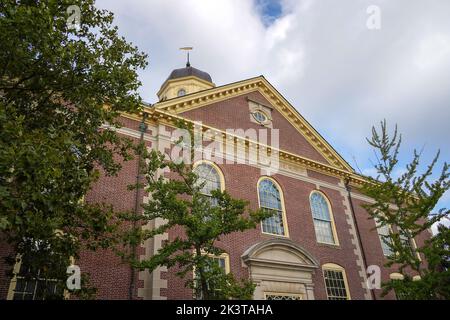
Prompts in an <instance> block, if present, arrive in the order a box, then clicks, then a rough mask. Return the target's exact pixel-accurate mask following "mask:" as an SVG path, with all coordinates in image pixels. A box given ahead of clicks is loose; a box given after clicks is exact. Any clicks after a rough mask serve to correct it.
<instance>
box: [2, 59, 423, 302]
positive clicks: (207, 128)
mask: <svg viewBox="0 0 450 320" xmlns="http://www.w3.org/2000/svg"><path fill="white" fill-rule="evenodd" d="M158 97H159V102H157V103H155V104H153V105H148V106H146V107H145V112H146V113H147V115H148V116H147V117H146V120H145V121H146V124H147V129H146V131H145V133H144V134H143V135H142V137H141V132H140V126H139V125H140V123H141V121H142V117H140V116H137V115H126V114H124V115H123V116H122V122H123V127H122V128H121V129H119V130H118V132H119V133H120V134H122V135H125V136H127V137H130V138H132V139H134V140H135V141H138V140H139V139H141V138H142V139H143V140H144V141H145V142H146V144H147V146H148V147H149V148H158V149H159V150H161V151H165V152H170V151H171V150H172V149H171V146H172V144H171V139H172V138H173V133H174V129H175V121H176V120H177V119H183V120H185V121H195V123H196V128H198V129H199V130H201V132H203V133H204V136H205V139H204V142H203V145H204V149H203V151H202V152H201V155H202V157H200V158H202V159H200V158H199V159H198V161H197V162H196V163H195V165H196V168H199V169H198V170H199V174H200V176H202V177H203V178H205V179H207V180H208V183H209V184H208V185H210V189H212V188H221V189H226V190H227V191H228V192H229V193H230V194H231V195H232V196H233V197H236V198H243V199H246V200H249V201H250V206H251V208H252V209H256V208H258V207H264V208H268V209H272V210H275V211H276V212H277V214H276V215H275V216H274V217H272V218H269V219H267V220H265V221H263V222H262V223H261V225H259V226H257V228H256V229H253V230H248V231H246V232H240V233H233V234H231V235H228V236H226V237H224V238H223V239H222V240H221V241H220V243H219V244H218V246H219V247H221V248H222V249H224V250H225V252H226V254H223V255H222V256H220V257H218V260H219V262H220V263H221V265H222V266H223V267H224V268H225V269H226V270H227V271H228V270H231V271H232V272H233V273H234V274H235V275H236V276H237V278H243V277H250V278H252V280H253V281H254V282H255V283H256V284H257V288H256V290H255V294H254V298H255V299H381V297H380V294H381V290H379V289H378V290H369V289H368V288H367V285H366V268H367V267H368V266H371V265H377V266H380V268H381V279H382V281H386V280H388V279H389V278H390V277H391V278H392V277H395V276H398V275H397V274H395V270H394V269H389V268H386V267H384V266H383V265H384V263H385V260H386V258H385V254H388V253H389V252H388V248H387V247H386V246H385V245H384V243H383V242H382V240H381V239H382V237H383V234H385V233H384V232H385V231H386V230H378V231H377V230H374V228H375V222H374V221H373V220H370V219H368V214H367V213H366V212H365V211H364V209H363V208H362V207H361V204H363V203H364V202H369V201H370V199H368V198H366V197H365V196H363V195H362V194H360V193H359V192H358V186H359V185H361V183H362V181H363V180H362V178H361V177H360V176H359V175H358V174H356V173H355V172H354V170H353V169H352V168H351V167H350V166H349V165H348V164H347V162H346V161H345V160H344V159H343V158H342V157H341V156H340V155H339V154H338V153H337V152H336V151H335V150H334V149H333V148H332V147H331V146H330V145H329V144H328V143H327V141H325V140H324V138H323V137H321V136H320V134H319V133H318V132H317V131H316V130H315V129H314V128H313V127H312V126H311V125H310V124H309V123H308V122H307V121H306V120H305V119H304V118H303V117H302V116H301V115H300V114H299V113H298V111H297V110H296V109H295V108H294V107H293V106H292V105H291V104H290V103H289V102H288V101H286V99H285V98H284V97H283V96H282V95H281V94H280V93H279V92H278V91H277V90H276V89H275V88H274V87H273V86H272V85H271V84H270V83H269V82H268V81H267V80H266V79H265V78H264V77H263V76H258V77H255V78H251V79H247V80H242V81H238V82H234V83H230V84H227V85H222V86H216V85H215V84H214V83H213V82H212V79H211V77H210V75H209V74H207V73H205V72H202V71H200V70H198V69H196V68H193V67H191V66H190V65H187V66H186V67H185V68H181V69H177V70H174V71H173V72H172V73H171V74H170V76H169V77H168V79H167V80H166V81H164V83H163V85H162V86H161V89H160V90H159V92H158ZM136 173H137V163H136V161H128V162H125V163H123V169H122V170H121V172H120V173H119V175H118V176H117V177H102V178H101V179H100V181H99V182H98V183H96V185H94V187H93V189H92V190H91V192H90V193H89V194H88V195H87V196H86V201H94V202H95V201H102V202H106V203H110V204H112V205H113V206H114V207H115V208H116V209H117V210H123V209H133V208H134V206H135V202H136V197H137V199H138V201H139V202H140V203H143V202H145V201H146V199H147V198H146V195H145V194H144V193H142V192H141V193H138V194H136V193H135V192H131V191H129V190H127V186H128V185H130V184H133V183H135V180H136ZM206 192H208V190H206ZM161 223H163V222H162V221H154V222H153V223H152V225H150V226H148V227H149V228H152V227H155V226H157V225H160V224H161ZM178 233H179V230H176V229H174V230H171V231H170V232H168V233H167V234H164V235H162V236H157V237H155V238H154V239H152V240H149V241H147V242H146V243H144V244H143V245H142V246H141V247H140V248H139V254H140V255H141V256H142V257H146V256H150V255H152V254H153V253H154V252H156V251H157V250H158V249H159V248H160V247H161V245H162V242H163V241H164V240H166V239H173V238H174V237H175V236H176V235H177V234H178ZM429 236H430V235H429V234H423V235H421V236H420V237H417V238H416V239H410V243H411V246H412V248H414V247H415V246H416V245H420V244H421V243H422V242H423V241H424V240H425V239H426V238H427V237H429ZM7 250H8V249H7V248H6V247H3V246H1V247H0V255H2V256H4V255H6V254H7V253H8V252H7ZM76 264H77V265H79V266H80V268H81V270H82V271H83V272H88V273H90V275H91V281H92V283H93V285H94V286H96V287H97V288H98V295H97V298H99V299H129V298H132V299H191V298H192V292H191V291H190V290H189V289H187V288H185V287H184V282H183V280H181V279H179V278H178V277H176V276H175V271H174V270H171V269H169V270H166V269H165V268H159V269H157V270H155V271H154V272H153V273H151V274H150V273H148V272H133V271H132V270H130V267H129V266H127V265H125V264H122V263H121V262H120V259H119V258H118V257H116V256H115V255H114V254H113V253H112V252H109V251H106V250H105V251H97V252H83V253H82V256H81V259H80V260H79V261H76ZM5 268H6V265H4V264H1V265H0V269H1V270H0V272H2V277H1V279H0V298H3V299H5V298H12V297H13V294H14V290H16V291H18V289H17V288H16V287H15V286H16V283H17V281H15V280H14V279H12V281H11V279H8V278H5V277H4V276H3V274H4V271H5ZM384 299H395V295H394V294H393V293H390V294H389V295H387V296H386V297H384Z"/></svg>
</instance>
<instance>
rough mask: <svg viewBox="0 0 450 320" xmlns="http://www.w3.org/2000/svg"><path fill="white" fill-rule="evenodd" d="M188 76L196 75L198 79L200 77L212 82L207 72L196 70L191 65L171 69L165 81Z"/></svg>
mask: <svg viewBox="0 0 450 320" xmlns="http://www.w3.org/2000/svg"><path fill="white" fill-rule="evenodd" d="M189 76H193V77H197V78H199V79H202V80H205V81H207V82H210V83H212V79H211V76H210V75H209V73H207V72H204V71H201V70H198V69H196V68H193V67H191V66H187V67H185V68H181V69H175V70H173V71H172V72H171V73H170V75H169V77H168V78H167V80H166V81H169V80H173V79H178V78H184V77H189Z"/></svg>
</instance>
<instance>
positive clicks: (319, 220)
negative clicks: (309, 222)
mask: <svg viewBox="0 0 450 320" xmlns="http://www.w3.org/2000/svg"><path fill="white" fill-rule="evenodd" d="M310 205H311V212H312V216H313V220H314V229H315V231H316V239H317V242H321V243H327V244H337V236H336V231H335V226H334V221H333V215H332V213H331V208H330V204H329V203H328V200H327V199H326V198H325V196H324V195H323V194H322V193H320V192H317V191H313V192H312V193H311V196H310Z"/></svg>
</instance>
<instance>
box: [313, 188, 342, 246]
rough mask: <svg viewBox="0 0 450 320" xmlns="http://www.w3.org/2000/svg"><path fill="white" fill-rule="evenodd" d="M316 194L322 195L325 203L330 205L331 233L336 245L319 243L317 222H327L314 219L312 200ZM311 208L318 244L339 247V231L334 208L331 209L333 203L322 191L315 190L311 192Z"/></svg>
mask: <svg viewBox="0 0 450 320" xmlns="http://www.w3.org/2000/svg"><path fill="white" fill-rule="evenodd" d="M314 193H318V194H320V195H321V196H322V197H323V198H324V199H325V202H326V203H327V205H328V212H329V214H330V221H329V222H330V224H331V233H332V235H333V238H334V243H331V242H323V241H319V239H318V238H317V233H316V224H315V220H319V221H325V220H321V219H316V218H314V213H313V208H312V202H311V198H312V196H313V194H314ZM309 207H310V210H311V218H312V220H313V227H314V234H315V235H316V242H317V243H320V244H325V245H329V246H335V247H338V246H339V245H340V244H339V237H338V234H337V229H336V223H335V221H334V214H333V208H332V207H331V202H330V200H329V199H328V197H327V195H326V194H325V193H323V192H322V191H320V190H313V191H311V193H310V194H309Z"/></svg>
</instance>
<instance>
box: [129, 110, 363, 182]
mask: <svg viewBox="0 0 450 320" xmlns="http://www.w3.org/2000/svg"><path fill="white" fill-rule="evenodd" d="M144 111H145V112H147V113H148V116H147V120H146V122H147V123H148V124H150V125H155V124H164V125H166V126H169V127H172V128H177V127H178V124H179V122H180V121H181V122H183V123H184V124H185V125H189V124H192V125H195V126H197V127H200V126H201V129H202V131H203V132H205V131H208V132H209V133H212V134H213V135H215V136H221V138H222V139H224V141H233V143H235V144H237V145H239V144H241V145H245V146H246V147H249V148H250V147H251V148H255V149H257V150H263V151H264V150H265V151H266V152H268V154H278V156H279V157H280V158H281V159H282V160H284V161H286V162H288V163H291V164H297V165H301V166H304V167H305V168H306V169H310V170H313V171H316V172H319V173H323V174H326V175H329V176H333V177H336V178H339V179H344V180H348V181H349V183H350V185H352V186H355V187H359V186H362V185H363V184H364V183H365V182H366V180H365V178H364V177H362V176H360V175H358V174H356V173H355V172H349V171H348V170H344V169H341V168H337V167H335V166H332V165H329V164H325V163H321V162H318V161H315V160H312V159H309V158H306V157H303V156H300V155H297V154H294V153H291V152H288V151H286V150H282V149H279V148H274V147H271V146H268V145H266V144H263V143H260V142H258V141H254V140H251V139H249V138H246V137H241V136H238V135H234V134H231V133H228V132H226V131H223V130H220V129H217V128H215V127H211V126H208V125H205V124H199V123H198V122H196V121H193V120H190V119H187V118H184V117H182V116H179V115H176V114H173V113H169V112H165V111H163V110H161V109H156V108H154V107H146V106H144ZM122 116H123V117H125V118H129V119H133V120H136V121H141V120H142V119H141V117H140V116H138V115H135V114H126V113H124V114H122ZM225 139H226V140H225Z"/></svg>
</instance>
